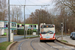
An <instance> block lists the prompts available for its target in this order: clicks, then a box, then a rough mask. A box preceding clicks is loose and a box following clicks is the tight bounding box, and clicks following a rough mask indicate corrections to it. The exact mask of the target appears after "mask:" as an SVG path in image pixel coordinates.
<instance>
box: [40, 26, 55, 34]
mask: <svg viewBox="0 0 75 50" xmlns="http://www.w3.org/2000/svg"><path fill="white" fill-rule="evenodd" d="M54 31H55V29H54V27H52V28H41V34H46V33H50V34H53V33H54Z"/></svg>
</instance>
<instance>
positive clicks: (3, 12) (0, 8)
mask: <svg viewBox="0 0 75 50" xmlns="http://www.w3.org/2000/svg"><path fill="white" fill-rule="evenodd" d="M6 6H7V4H6V0H0V20H6V18H7V7H6Z"/></svg>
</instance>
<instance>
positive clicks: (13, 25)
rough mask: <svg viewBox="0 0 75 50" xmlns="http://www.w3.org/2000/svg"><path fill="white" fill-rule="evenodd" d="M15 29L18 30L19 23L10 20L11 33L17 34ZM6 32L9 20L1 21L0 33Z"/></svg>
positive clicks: (4, 33)
mask: <svg viewBox="0 0 75 50" xmlns="http://www.w3.org/2000/svg"><path fill="white" fill-rule="evenodd" d="M15 30H17V23H16V22H10V33H14V34H17V32H15ZM6 34H8V21H0V35H6Z"/></svg>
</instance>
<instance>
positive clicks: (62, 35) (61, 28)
mask: <svg viewBox="0 0 75 50" xmlns="http://www.w3.org/2000/svg"><path fill="white" fill-rule="evenodd" d="M61 35H62V37H61V40H63V23H61Z"/></svg>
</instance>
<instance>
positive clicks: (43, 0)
mask: <svg viewBox="0 0 75 50" xmlns="http://www.w3.org/2000/svg"><path fill="white" fill-rule="evenodd" d="M7 2H8V0H7ZM25 3H26V5H50V6H26V8H25V10H26V11H25V14H28V15H29V14H31V12H34V11H35V10H36V9H46V10H47V9H51V10H52V9H53V8H54V4H53V3H54V2H53V0H26V2H25V0H10V5H25ZM11 7H12V6H11ZM21 7H22V12H23V13H24V9H23V8H24V7H23V6H21ZM52 11H53V10H52ZM23 13H22V14H23ZM22 16H23V15H22ZM26 18H28V17H26Z"/></svg>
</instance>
